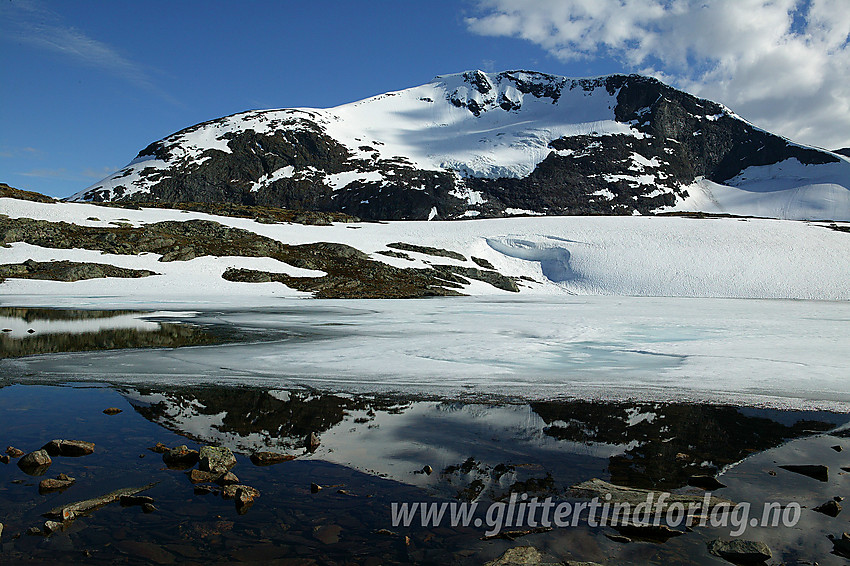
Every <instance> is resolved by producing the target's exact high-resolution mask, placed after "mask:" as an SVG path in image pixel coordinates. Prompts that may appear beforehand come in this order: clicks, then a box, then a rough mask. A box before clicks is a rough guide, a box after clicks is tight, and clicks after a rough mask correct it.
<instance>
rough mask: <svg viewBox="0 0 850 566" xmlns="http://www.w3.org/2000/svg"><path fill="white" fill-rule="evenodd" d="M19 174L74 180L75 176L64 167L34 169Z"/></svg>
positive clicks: (40, 177)
mask: <svg viewBox="0 0 850 566" xmlns="http://www.w3.org/2000/svg"><path fill="white" fill-rule="evenodd" d="M18 175H22V176H24V177H37V178H39V179H67V180H72V179H73V178H74V176H73V175H71V173H70V172H69V171H68V170H67V169H65V168H64V167H61V168H59V169H32V170H30V171H25V172H22V173H18Z"/></svg>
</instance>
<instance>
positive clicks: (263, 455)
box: [251, 452, 295, 466]
mask: <svg viewBox="0 0 850 566" xmlns="http://www.w3.org/2000/svg"><path fill="white" fill-rule="evenodd" d="M294 459H295V456H293V455H291V454H281V453H279V452H255V453H254V454H251V463H252V464H254V465H255V466H271V465H273V464H280V463H281V462H287V461H289V460H294Z"/></svg>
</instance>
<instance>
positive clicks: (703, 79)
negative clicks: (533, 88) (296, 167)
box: [0, 0, 850, 196]
mask: <svg viewBox="0 0 850 566" xmlns="http://www.w3.org/2000/svg"><path fill="white" fill-rule="evenodd" d="M687 1H689V0H687ZM738 1H739V0H736V2H738ZM834 1H835V0H812V2H809V1H806V2H799V3H798V2H795V1H794V0H780V1H779V2H778V3H779V4H782V6H781V8H782V10H784V11H782V10H781V11H779V12H777V11H776V4H777V2H768V1H767V0H740V2H739V3H741V2H743V3H749V4H757V5H758V7H761V8H763V9H764V10H772V11H771V12H770V13H758V10H755V11H754V10H753V9H752V6H750V7H749V9H748V12H749V13H750V14H749V15H750V16H752V17H753V22H752V26H754V27H750V28H748V27H747V25H746V22H745V25H743V26H742V27H743V29H742V30H741V32H740V36H731V38H730V36H729V35H728V33H727V35H726V36H724V37H723V38H719V39H715V40H714V41H715V43H714V44H712V43H711V41H712V39H711V38H712V37H714V35H716V33H715V32H713V31H712V29H711V28H710V27H707V28H706V29H705V30H702V31H703V32H704V33H703V34H702V35H700V32H701V30H700V29H696V30H695V29H694V23H693V22H688V21H680V20H679V19H674V18H673V16H671V14H672V12H671V11H670V10H668V9H667V8H669V0H642V3H641V2H637V1H636V0H595V3H592V4H593V5H594V6H595V7H594V8H593V9H592V10H590V11H588V8H587V5H588V2H587V1H586V0H560V1H555V0H540V1H539V2H528V1H519V0H474V1H473V0H466V1H465V0H461V1H446V0H439V1H431V0H429V1H428V2H406V1H403V2H399V1H379V0H373V1H369V2H359V1H357V2H355V1H313V2H239V3H236V2H223V1H222V2H215V1H204V2H190V1H180V2H174V1H170V2H165V1H155V0H153V1H151V0H149V1H147V2H123V1H122V2H107V1H98V2H96V1H61V2H51V1H38V0H27V1H21V0H3V2H2V3H0V77H2V82H3V85H4V87H3V88H2V89H0V182H6V183H8V184H10V185H12V186H15V187H18V188H22V189H29V190H36V191H39V192H44V193H46V194H50V195H54V196H68V195H70V194H72V193H74V192H76V191H78V190H80V189H83V188H85V187H86V186H88V185H90V184H92V183H94V182H96V181H97V180H99V179H100V178H102V177H104V176H105V175H107V174H108V173H110V172H112V171H114V170H116V169H118V168H120V167H122V166H123V165H125V164H126V163H127V162H129V161H130V160H131V159H132V158H133V157H134V156H135V155H136V153H137V152H138V151H139V150H141V149H142V148H144V147H145V146H146V145H147V144H149V143H151V142H153V141H155V140H157V139H160V138H162V137H164V136H166V135H168V134H170V133H172V132H175V131H177V130H179V129H181V128H184V127H186V126H190V125H192V124H196V123H198V122H202V121H205V120H210V119H213V118H217V117H220V116H224V115H228V114H232V113H235V112H241V111H243V110H247V109H252V108H281V107H293V106H315V107H328V106H335V105H338V104H342V103H346V102H351V101H354V100H358V99H361V98H365V97H367V96H372V95H375V94H379V93H382V92H386V91H389V90H399V89H402V88H406V87H410V86H415V85H418V84H422V83H425V82H428V81H429V80H430V79H431V78H432V77H434V76H435V75H438V74H445V73H453V72H459V71H462V70H466V69H474V68H480V69H484V70H504V69H515V68H525V69H534V70H539V71H543V72H549V73H554V74H560V75H566V76H595V75H603V74H608V73H613V72H637V71H641V72H646V73H649V74H653V75H655V76H659V77H662V78H664V79H665V80H667V81H668V82H670V83H671V84H674V85H677V86H682V87H685V88H687V89H688V90H690V91H692V92H696V93H697V94H702V95H704V96H708V97H709V98H713V99H715V100H719V101H721V102H724V103H726V104H727V105H729V106H730V107H732V108H733V109H734V110H736V111H738V112H739V113H741V114H742V115H744V116H745V117H747V118H749V119H751V120H754V121H755V122H756V123H757V124H759V125H763V126H764V127H766V128H768V129H774V130H780V133H783V134H785V135H789V136H792V137H796V139H800V137H806V136H808V137H807V138H806V139H803V140H801V141H805V142H807V143H815V144H817V145H822V146H827V147H831V146H832V145H835V146H836V147H839V146H843V145H845V144H844V142H845V141H846V142H847V144H846V145H850V135H847V136H846V137H842V134H841V133H840V131H845V132H846V131H850V128H847V127H846V126H847V125H849V124H850V121H848V122H846V124H845V123H843V122H841V120H839V121H838V123H836V120H835V116H830V115H828V114H829V113H828V112H826V110H829V108H825V109H824V108H820V106H819V107H818V108H816V109H815V110H820V114H823V115H824V116H821V117H820V118H819V119H820V120H822V121H823V123H824V124H828V125H829V126H830V127H832V128H834V129H835V130H836V132H839V133H834V132H826V133H824V129H823V128H815V131H809V132H808V133H806V128H808V130H812V127H811V126H812V123H813V120H815V117H813V118H811V119H808V118H806V117H805V116H804V117H803V119H802V120H803V121H800V120H801V118H799V114H800V112H799V108H797V109H796V110H795V108H796V107H795V106H794V100H796V99H794V90H793V89H791V90H790V91H788V92H783V93H782V97H773V98H771V96H770V95H769V94H768V95H762V96H761V98H759V97H758V96H753V93H757V91H758V89H757V88H756V87H758V86H761V87H762V90H764V88H763V87H764V81H763V80H762V81H761V82H760V83H758V82H755V81H754V80H751V81H749V82H747V81H746V80H745V77H744V75H747V76H752V75H754V74H755V75H757V73H755V71H754V69H753V68H746V67H745V66H744V63H743V62H744V61H749V60H750V59H752V57H749V58H747V57H745V56H744V55H743V52H744V50H750V51H751V50H752V49H756V50H760V51H759V52H763V54H764V56H765V58H769V59H770V60H769V61H768V60H767V59H765V61H767V62H769V63H771V64H772V65H774V66H777V67H781V66H783V65H784V64H785V62H789V66H790V62H793V61H792V60H789V59H788V58H789V57H791V55H788V54H786V53H785V52H783V51H782V50H781V49H780V47H781V45H783V44H785V43H787V42H788V41H787V40H788V38H789V37H792V38H793V37H796V36H805V35H806V23H805V22H806V19H805V18H806V17H808V18H810V19H811V20H812V30H815V24H818V26H819V27H818V29H820V28H822V27H823V25H821V24H822V23H821V22H820V20H818V21H815V16H816V15H817V14H814V10H813V9H812V8H811V4H817V3H818V2H820V3H822V4H829V3H830V2H834ZM842 1H843V0H842ZM724 2H725V0H716V3H717V4H718V5H720V4H723V3H724ZM704 4H705V2H697V3H695V4H694V9H693V12H694V15H695V17H696V16H699V20H698V21H703V20H706V19H708V22H709V24H706V25H709V26H710V25H711V19H710V18H706V16H707V15H710V14H706V13H698V12H699V6H703V5H704ZM708 4H712V2H708ZM650 5H652V6H654V7H655V8H656V10H655V11H654V12H653V11H652V10H648V9H647V8H648V7H652V6H650ZM630 6H631V9H630ZM665 6H666V8H665ZM827 7H828V6H827ZM702 9H703V10H704V9H705V7H704V6H703V7H702ZM727 11H728V10H727ZM783 15H785V16H787V18H788V21H789V22H790V23H789V29H788V30H787V31H786V32H785V35H784V36H783V35H779V36H778V37H773V35H775V34H772V32H770V29H773V28H775V27H776V25H774V26H773V27H772V28H770V29H765V30H762V28H760V27H759V21H761V20H764V19H765V18H766V17H767V16H775V17H777V18H781V17H782V16H783ZM719 17H720V16H718V18H719ZM748 17H749V16H748ZM653 18H654V19H653ZM676 18H679V15H678V13H677V15H676ZM801 18H802V20H801ZM833 19H834V18H833ZM757 20H758V21H757ZM839 20H841V18H839ZM777 21H780V20H777ZM801 21H803V24H801V23H800V22H801ZM848 22H850V19H848ZM576 23H578V24H580V25H579V27H578V28H577V27H576ZM715 23H716V24H717V25H722V24H723V22H722V21H720V22H715ZM792 24H793V25H792ZM700 25H702V24H700ZM832 25H833V27H835V28H837V30H836V31H834V32H833V33H832V34H831V35H830V36H829V37H827V38H826V40H825V41H827V40H828V41H827V43H823V47H819V46H816V49H821V50H822V51H823V52H824V53H826V54H827V55H830V57H827V58H826V59H825V61H826V62H825V63H824V66H823V69H819V70H818V72H819V75H818V77H816V78H815V79H817V80H824V76H827V75H828V74H830V73H832V74H833V75H834V74H835V66H836V65H838V72H839V73H838V77H837V79H835V80H838V79H842V77H844V78H847V77H846V76H844V75H842V74H841V73H844V72H845V71H846V65H845V64H844V63H841V60H850V57H848V56H847V54H846V53H845V51H846V48H847V42H846V35H847V34H846V33H845V31H844V30H845V27H844V24H843V23H842V21H839V23H838V24H834V22H833V24H832ZM581 26H584V28H583V29H582V28H581ZM801 26H802V27H801ZM727 27H728V26H727ZM623 29H626V30H632V33H624V32H623ZM683 29H687V33H683V32H682V30H683ZM759 30H762V32H763V33H762V35H763V36H764V37H763V41H762V42H761V43H756V44H754V43H753V41H754V40H753V37H752V36H755V37H756V38H757V39H758V38H759V37H761V36H759V33H760V31H759ZM727 31H728V30H727ZM812 33H815V32H814V31H812ZM635 34H639V35H635ZM652 34H655V35H654V37H655V38H656V41H653V42H642V41H643V38H647V37H653V35H652ZM842 34H843V35H842ZM700 37H702V38H704V39H705V38H707V39H706V40H705V41H699V39H700ZM735 37H740V41H739V43H740V45H739V49H738V51H734V50H732V53H731V55H730V54H729V53H728V51H730V49H731V48H730V47H729V44H732V45H735V43H736V42H735ZM836 37H838V40H836V39H835V38H836ZM804 38H805V37H804ZM842 38H844V39H843V40H842ZM805 39H807V42H808V43H809V44H811V38H805ZM839 40H841V41H839ZM665 41H666V42H667V43H666V44H665ZM683 42H684V43H683ZM688 42H690V43H688ZM706 42H707V43H706ZM830 42H831V43H830ZM659 45H660V47H659ZM712 45H715V46H716V49H726V51H724V52H723V61H724V62H723V64H722V65H721V64H720V63H717V62H716V61H715V58H714V56H713V53H712V49H713V47H712ZM724 46H725V47H724ZM777 46H780V47H777ZM830 49H831V50H832V51H836V52H837V55H836V56H835V57H832V55H833V53H831V52H829V50H830ZM674 51H676V52H678V53H679V54H680V55H681V54H683V53H684V54H685V55H683V56H682V57H684V58H678V59H677V58H676V57H673V56H672V55H671V54H672V53H673V52H674ZM736 53H738V56H739V59H740V60H741V61H742V63H741V66H739V67H734V66H733V67H731V68H730V67H729V63H728V61H729V60H730V56H731V57H732V60H733V61H734V57H735V54H736ZM783 57H785V59H783ZM811 59H812V54H811V53H809V54H808V55H807V60H809V61H810V60H811ZM836 61H838V62H836ZM763 63H764V61H763ZM765 64H766V63H765ZM830 65H831V66H830ZM809 66H811V65H809ZM759 68H762V67H759ZM688 69H699V73H696V74H695V73H694V72H692V71H688ZM771 76H776V75H771ZM848 76H850V74H848ZM742 77H744V78H742ZM815 79H812V78H811V77H808V78H807V80H809V82H811V81H812V80H815ZM787 80H790V81H791V82H792V83H794V82H795V81H796V82H799V80H797V79H796V78H795V77H794V76H790V77H789V76H785V75H780V76H778V77H777V81H782V84H786V83H785V81H787ZM830 80H832V79H830ZM736 81H737V82H736ZM842 84H843V85H846V84H847V83H846V82H842V83H839V84H838V86H836V88H837V89H839V90H838V91H837V92H838V95H837V97H838V99H839V100H838V102H839V103H842V102H843V103H845V104H844V106H843V107H844V108H845V110H846V107H847V104H846V102H847V100H846V97H845V98H844V99H842V98H841V96H842V94H844V95H847V96H850V95H848V94H847V93H846V86H844V87H842V86H841V85H842ZM730 85H731V86H730ZM724 88H725V90H724ZM748 88H749V90H748ZM788 88H790V87H788ZM788 88H786V90H788ZM796 88H799V87H796ZM841 88H844V89H845V92H843V93H842V92H841V90H840V89H841ZM768 90H770V89H768ZM773 90H776V88H773ZM779 90H782V89H779ZM809 90H812V89H809ZM815 90H817V91H818V92H820V91H822V90H823V86H822V85H821V86H820V87H819V88H818V89H815ZM830 93H831V97H832V98H833V99H834V98H836V95H835V92H833V91H830ZM803 94H806V93H803ZM765 96H766V98H765ZM809 96H810V97H811V96H815V95H813V94H811V93H809ZM818 96H822V95H818ZM736 97H737V98H736ZM766 99H767V100H768V103H766V102H765V100H766ZM783 101H784V102H783ZM789 101H790V102H789ZM804 104H808V105H809V106H811V102H806V100H802V101H800V102H798V103H797V106H798V107H802V106H803V105H804ZM748 105H749V106H748ZM749 107H752V108H753V109H754V110H753V111H752V112H748V110H747V109H748V108H749ZM836 107H842V106H841V104H837V105H836ZM742 108H743V111H742ZM759 112H761V113H762V115H759ZM791 117H793V120H797V122H794V121H793V120H792V118H791ZM842 119H843V118H842ZM789 120H790V121H789ZM842 126H844V130H840V131H839V128H840V127H842ZM818 142H822V143H818Z"/></svg>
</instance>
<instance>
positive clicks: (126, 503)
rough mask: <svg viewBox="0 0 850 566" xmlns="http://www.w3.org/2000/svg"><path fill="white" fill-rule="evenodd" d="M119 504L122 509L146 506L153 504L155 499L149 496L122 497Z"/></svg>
mask: <svg viewBox="0 0 850 566" xmlns="http://www.w3.org/2000/svg"><path fill="white" fill-rule="evenodd" d="M118 502H119V503H120V504H121V507H130V506H131V505H145V504H146V503H150V504H153V497H148V496H147V495H122V496H121V497H120V498H119V499H118Z"/></svg>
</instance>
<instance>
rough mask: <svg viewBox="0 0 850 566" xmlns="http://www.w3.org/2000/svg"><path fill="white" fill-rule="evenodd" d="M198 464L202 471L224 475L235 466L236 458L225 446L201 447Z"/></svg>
mask: <svg viewBox="0 0 850 566" xmlns="http://www.w3.org/2000/svg"><path fill="white" fill-rule="evenodd" d="M198 462H199V467H200V469H201V470H203V471H206V472H210V473H213V474H224V473H226V472H227V471H228V470H230V468H232V467H233V466H235V465H236V456H234V455H233V452H231V451H230V448H227V447H225V446H202V447H201V451H200V453H199V454H198Z"/></svg>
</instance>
